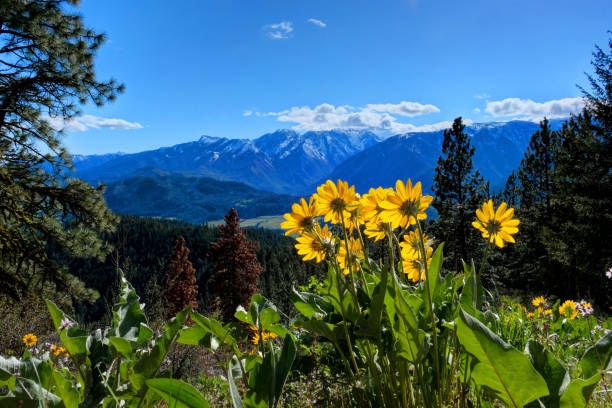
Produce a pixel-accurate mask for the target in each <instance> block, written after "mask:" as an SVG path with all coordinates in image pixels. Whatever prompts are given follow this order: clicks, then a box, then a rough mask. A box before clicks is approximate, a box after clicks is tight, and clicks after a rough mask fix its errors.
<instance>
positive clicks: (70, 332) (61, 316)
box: [45, 300, 88, 364]
mask: <svg viewBox="0 0 612 408" xmlns="http://www.w3.org/2000/svg"><path fill="white" fill-rule="evenodd" d="M45 303H46V304H47V309H48V310H49V314H50V315H51V320H53V325H54V326H55V330H57V332H58V334H59V335H60V339H61V340H62V344H63V345H64V347H66V350H68V352H69V353H70V355H71V356H72V358H73V359H75V360H76V361H77V363H78V364H82V363H83V362H84V361H85V358H86V356H87V337H88V334H87V332H86V331H85V330H81V329H79V328H78V326H77V325H76V324H71V326H70V327H67V328H64V329H63V330H60V328H61V327H62V323H66V322H72V321H73V320H72V319H70V318H69V317H68V316H67V315H66V314H65V313H64V312H62V311H61V310H60V309H59V308H58V307H57V306H56V305H55V303H53V302H51V301H50V300H46V301H45Z"/></svg>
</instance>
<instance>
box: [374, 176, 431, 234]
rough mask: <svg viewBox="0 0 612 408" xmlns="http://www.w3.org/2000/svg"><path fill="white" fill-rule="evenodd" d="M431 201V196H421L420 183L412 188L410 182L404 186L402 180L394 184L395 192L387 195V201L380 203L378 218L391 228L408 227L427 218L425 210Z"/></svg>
mask: <svg viewBox="0 0 612 408" xmlns="http://www.w3.org/2000/svg"><path fill="white" fill-rule="evenodd" d="M432 201H433V197H432V196H429V195H428V196H423V195H422V190H421V182H420V181H419V182H418V183H416V184H415V185H414V186H413V185H412V181H411V180H410V179H408V182H407V183H406V184H404V183H403V182H402V180H397V182H396V183H395V191H393V192H391V193H389V194H388V196H387V199H386V200H385V201H383V202H381V203H380V207H381V208H383V211H382V212H381V213H380V217H381V219H382V220H383V221H384V222H390V223H391V225H392V226H393V228H398V227H408V226H410V225H414V224H416V223H417V219H418V220H424V219H426V218H427V214H426V213H425V210H426V209H427V207H429V204H431V202H432Z"/></svg>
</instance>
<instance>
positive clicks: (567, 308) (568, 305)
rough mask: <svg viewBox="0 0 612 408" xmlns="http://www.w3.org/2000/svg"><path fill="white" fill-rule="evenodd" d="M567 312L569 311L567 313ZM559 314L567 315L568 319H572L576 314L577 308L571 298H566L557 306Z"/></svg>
mask: <svg viewBox="0 0 612 408" xmlns="http://www.w3.org/2000/svg"><path fill="white" fill-rule="evenodd" d="M568 312H570V313H569V314H568ZM559 314H560V315H561V316H564V317H569V318H570V320H574V319H575V318H576V317H577V316H578V310H576V302H574V301H573V300H566V301H565V302H563V304H562V305H561V306H559Z"/></svg>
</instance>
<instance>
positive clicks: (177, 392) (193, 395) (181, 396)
mask: <svg viewBox="0 0 612 408" xmlns="http://www.w3.org/2000/svg"><path fill="white" fill-rule="evenodd" d="M147 385H148V386H149V387H150V388H151V389H152V390H153V391H155V392H156V393H158V394H159V395H160V396H161V397H162V398H163V399H165V400H166V402H167V403H168V407H169V408H174V407H176V408H207V407H208V402H207V401H206V400H205V399H204V397H203V396H202V394H201V393H200V392H199V391H198V390H196V389H195V388H193V387H192V386H191V385H189V384H187V383H186V382H184V381H182V380H175V379H172V378H153V379H150V380H147Z"/></svg>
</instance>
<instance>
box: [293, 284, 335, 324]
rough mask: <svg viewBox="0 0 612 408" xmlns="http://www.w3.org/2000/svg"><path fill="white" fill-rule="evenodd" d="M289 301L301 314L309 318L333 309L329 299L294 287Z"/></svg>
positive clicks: (323, 314) (325, 313)
mask: <svg viewBox="0 0 612 408" xmlns="http://www.w3.org/2000/svg"><path fill="white" fill-rule="evenodd" d="M291 302H292V303H293V305H294V306H295V308H296V309H297V310H298V311H299V312H300V313H301V314H303V315H304V316H306V317H307V318H309V319H312V318H313V317H315V316H317V315H319V316H321V317H322V316H325V315H327V314H328V313H331V312H333V310H334V307H333V306H332V304H331V303H330V302H329V301H327V300H326V299H324V298H323V297H321V296H319V295H317V294H316V293H310V292H298V291H296V290H295V288H293V290H292V293H291Z"/></svg>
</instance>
